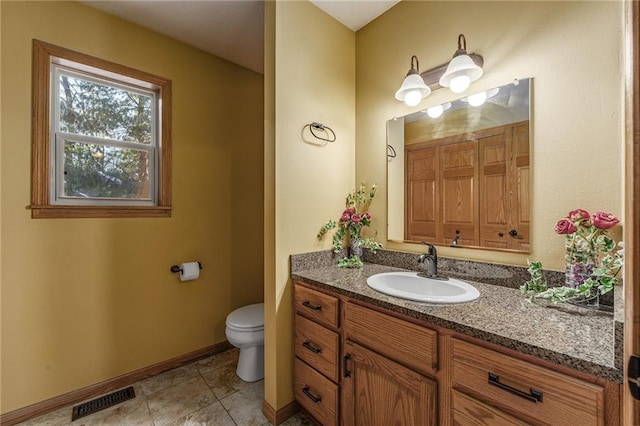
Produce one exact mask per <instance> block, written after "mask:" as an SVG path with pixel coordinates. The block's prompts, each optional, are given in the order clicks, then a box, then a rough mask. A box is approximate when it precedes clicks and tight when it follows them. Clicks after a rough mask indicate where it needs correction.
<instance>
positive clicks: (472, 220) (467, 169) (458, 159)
mask: <svg viewBox="0 0 640 426" xmlns="http://www.w3.org/2000/svg"><path fill="white" fill-rule="evenodd" d="M476 146H477V143H476V141H475V140H473V139H472V140H468V141H462V142H456V143H452V144H446V145H442V146H440V147H439V148H440V164H439V167H440V173H439V177H440V203H441V207H440V210H441V215H442V216H441V220H440V226H441V232H440V233H439V234H440V235H441V240H440V241H438V242H439V243H446V244H448V243H450V242H451V241H453V238H454V237H455V236H456V235H458V236H459V237H460V239H459V241H458V242H459V244H460V245H474V246H477V245H478V242H479V239H480V237H479V232H478V230H479V227H478V170H477V166H478V158H477V155H478V154H477V150H476ZM456 231H458V233H456Z"/></svg>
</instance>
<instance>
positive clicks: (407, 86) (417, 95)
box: [396, 72, 431, 106]
mask: <svg viewBox="0 0 640 426" xmlns="http://www.w3.org/2000/svg"><path fill="white" fill-rule="evenodd" d="M430 94H431V89H429V86H427V85H426V84H425V83H424V80H423V79H422V76H420V74H418V73H416V72H414V73H409V74H408V75H407V77H406V78H405V79H404V81H403V82H402V86H400V89H398V91H397V92H396V99H397V100H399V101H404V103H406V104H407V105H408V106H416V105H418V104H419V103H420V101H422V99H424V98H426V97H427V96H429V95H430Z"/></svg>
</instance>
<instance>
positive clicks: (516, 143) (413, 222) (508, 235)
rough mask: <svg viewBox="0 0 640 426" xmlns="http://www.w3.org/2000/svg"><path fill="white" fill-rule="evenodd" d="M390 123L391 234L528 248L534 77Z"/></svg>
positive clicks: (418, 239)
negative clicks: (436, 113)
mask: <svg viewBox="0 0 640 426" xmlns="http://www.w3.org/2000/svg"><path fill="white" fill-rule="evenodd" d="M518 83H519V84H518V85H513V84H510V85H507V86H503V87H499V88H496V89H492V90H490V91H487V95H488V96H487V100H486V101H485V102H484V104H482V105H478V106H472V105H470V104H469V101H468V98H463V99H461V100H457V101H454V102H451V103H450V105H447V106H446V107H445V108H443V109H445V111H444V113H443V114H442V115H441V116H440V117H437V118H433V117H431V116H430V115H428V114H427V112H426V110H424V111H419V112H416V113H413V114H410V115H408V116H406V117H401V118H396V119H394V120H390V121H389V122H388V127H387V129H388V143H389V145H391V146H393V147H394V150H395V151H396V152H398V155H397V156H396V157H393V158H389V161H388V176H387V177H388V182H387V183H388V188H389V204H388V206H389V211H388V217H389V228H388V235H389V239H390V240H402V241H405V242H411V243H420V242H422V241H425V242H430V243H435V244H440V245H452V244H453V245H456V246H459V247H482V248H489V249H493V250H508V251H519V252H528V251H529V249H530V246H529V214H530V202H529V201H530V168H529V152H530V137H529V129H530V120H529V80H523V81H519V82H518Z"/></svg>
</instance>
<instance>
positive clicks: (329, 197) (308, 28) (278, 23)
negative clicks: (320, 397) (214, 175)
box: [265, 1, 355, 410]
mask: <svg viewBox="0 0 640 426" xmlns="http://www.w3.org/2000/svg"><path fill="white" fill-rule="evenodd" d="M271 7H273V8H275V11H274V12H267V16H270V14H271V13H273V15H274V16H273V20H274V22H275V26H272V28H271V29H269V25H267V28H268V30H267V32H268V34H267V37H266V38H267V39H268V38H269V37H274V49H275V68H274V69H275V77H274V78H273V84H274V94H273V97H274V100H273V102H274V105H275V116H274V123H275V126H274V128H273V133H274V142H273V143H274V154H273V155H274V157H273V160H272V164H267V165H266V169H267V172H266V179H267V180H270V179H271V180H273V182H274V183H273V185H274V194H273V201H271V200H267V203H268V205H267V207H266V208H267V210H268V213H267V215H269V214H270V212H271V211H272V210H274V211H275V216H274V219H273V220H274V221H275V223H274V227H275V231H274V232H273V234H272V235H269V236H268V237H267V238H273V241H271V242H270V241H268V240H266V241H265V243H266V246H265V248H266V250H265V255H266V258H267V259H269V262H271V259H270V257H271V254H268V253H267V250H268V248H269V247H275V253H274V258H273V265H274V267H273V271H271V270H270V267H268V268H267V269H266V272H267V273H272V274H273V275H272V276H269V277H267V278H266V280H265V283H266V286H267V288H265V297H266V298H269V299H271V300H267V301H266V302H265V306H266V307H267V308H268V310H269V311H270V312H268V313H267V314H266V315H267V318H268V320H267V323H266V324H265V327H266V335H265V338H266V340H267V342H266V348H265V349H266V353H265V357H266V360H265V362H266V366H267V369H266V376H265V399H266V401H267V402H268V403H269V404H270V405H271V406H272V407H274V409H276V410H278V409H280V408H282V407H284V406H286V405H287V404H289V403H290V402H291V401H292V400H293V288H292V284H291V282H290V280H289V255H291V254H292V253H301V252H308V251H313V250H319V249H325V248H329V247H330V241H323V242H318V241H317V240H316V233H317V232H318V230H319V229H320V227H321V226H322V225H323V224H324V223H325V222H326V221H327V220H329V219H332V218H336V217H337V216H338V215H339V214H340V213H341V212H342V210H343V209H344V198H345V196H346V195H347V193H348V192H350V191H352V190H353V189H354V176H355V171H354V167H353V166H354V162H355V34H354V33H353V32H352V31H351V30H349V29H348V28H346V27H345V26H343V25H342V24H340V23H339V22H338V21H336V20H335V19H333V18H331V17H330V16H328V15H327V14H326V13H324V12H323V11H321V10H320V9H318V8H317V7H316V6H314V5H313V4H311V3H310V2H306V1H304V2H276V3H274V4H272V5H270V4H268V5H267V10H269V9H270V8H271ZM268 19H269V18H268ZM267 23H268V22H267ZM272 32H274V34H272ZM269 68H270V67H268V68H267V69H269ZM268 75H269V71H267V72H266V76H265V81H267V82H268V83H267V84H270V83H271V81H272V78H271V77H267V76H268ZM269 90H270V89H267V93H268V92H269ZM267 99H269V95H268V96H267ZM268 102H270V101H268ZM269 119H270V118H267V120H266V121H267V122H268V121H269ZM311 122H321V123H324V124H325V125H327V126H329V127H331V128H332V129H333V130H334V132H335V133H336V136H337V138H336V141H335V142H333V143H328V142H327V143H322V141H319V140H316V139H314V138H313V137H312V136H310V135H309V133H308V131H307V132H306V133H305V132H303V128H304V126H305V125H306V124H309V123H311ZM265 142H266V144H267V145H269V143H270V141H269V137H268V138H267V140H266V141H265ZM269 149H270V148H269ZM266 157H267V161H270V160H269V158H268V157H269V156H268V155H267V156H266ZM265 185H266V186H267V187H269V186H271V185H272V183H270V182H268V181H267V182H265ZM266 198H267V199H268V198H270V195H269V196H268V197H266ZM267 220H268V221H269V222H271V219H270V218H268V219H267Z"/></svg>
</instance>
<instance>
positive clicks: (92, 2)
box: [82, 0, 400, 74]
mask: <svg viewBox="0 0 640 426" xmlns="http://www.w3.org/2000/svg"><path fill="white" fill-rule="evenodd" d="M82 1H83V3H85V4H87V5H89V6H92V7H95V8H97V9H100V10H102V11H104V12H107V13H109V14H112V15H115V16H119V17H121V18H123V19H126V20H127V21H131V22H134V23H136V24H138V25H140V26H143V27H146V28H149V29H151V30H153V31H157V32H159V33H161V34H165V35H167V36H169V37H171V38H174V39H176V40H180V41H182V42H183V43H186V44H189V45H191V46H194V47H197V48H199V49H202V50H204V51H205V52H209V53H211V54H213V55H215V56H218V57H220V58H223V59H226V60H228V61H230V62H233V63H235V64H238V65H241V66H243V67H245V68H248V69H250V70H253V71H255V72H258V73H261V74H262V73H263V72H264V57H263V38H264V2H263V1H262V0H257V1H256V0H82ZM310 1H311V2H312V3H313V4H315V5H316V6H318V7H319V8H320V9H322V10H324V11H325V12H326V13H328V14H329V15H331V16H333V17H334V18H336V19H337V20H338V21H340V22H342V23H343V24H344V25H346V26H347V27H349V28H351V29H352V30H353V31H357V30H359V29H360V28H362V27H363V26H365V25H366V24H367V23H369V22H370V21H372V20H373V19H375V18H377V17H378V16H380V15H381V14H382V13H384V12H385V11H386V10H388V9H389V8H391V7H392V6H393V5H395V4H396V3H398V2H399V1H400V0H310Z"/></svg>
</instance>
